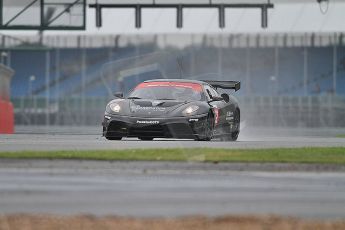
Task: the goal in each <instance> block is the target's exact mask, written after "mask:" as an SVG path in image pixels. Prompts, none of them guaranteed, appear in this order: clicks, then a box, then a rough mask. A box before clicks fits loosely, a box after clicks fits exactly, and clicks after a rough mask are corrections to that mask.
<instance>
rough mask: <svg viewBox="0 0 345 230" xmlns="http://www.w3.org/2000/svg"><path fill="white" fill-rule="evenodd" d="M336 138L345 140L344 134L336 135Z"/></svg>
mask: <svg viewBox="0 0 345 230" xmlns="http://www.w3.org/2000/svg"><path fill="white" fill-rule="evenodd" d="M336 137H339V138H345V134H339V135H337V136H336Z"/></svg>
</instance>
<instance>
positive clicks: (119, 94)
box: [114, 92, 123, 98]
mask: <svg viewBox="0 0 345 230" xmlns="http://www.w3.org/2000/svg"><path fill="white" fill-rule="evenodd" d="M114 96H115V97H118V98H123V93H122V92H116V93H114Z"/></svg>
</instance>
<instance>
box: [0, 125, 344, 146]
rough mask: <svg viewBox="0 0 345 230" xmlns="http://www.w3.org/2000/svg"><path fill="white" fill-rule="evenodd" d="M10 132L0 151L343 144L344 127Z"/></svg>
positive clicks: (1, 141)
mask: <svg viewBox="0 0 345 230" xmlns="http://www.w3.org/2000/svg"><path fill="white" fill-rule="evenodd" d="M17 131H18V133H17V134H14V135H0V151H21V150H96V149H103V150H113V149H133V148H203V147H207V148H279V147H283V148H289V147H311V146H314V147H330V146H333V147H339V146H345V138H337V137H336V135H338V134H345V129H334V130H330V129H278V128H275V129H263V128H256V129H250V130H249V129H244V130H242V131H241V134H240V136H239V140H238V141H236V142H221V141H217V140H213V141H211V142H202V141H193V140H176V139H175V140H174V139H155V140H154V141H139V140H138V139H137V138H125V139H124V140H122V141H108V140H106V139H105V138H104V137H102V136H101V134H100V130H99V127H89V128H77V127H76V128H73V127H72V128H68V127H67V128H65V129H63V128H61V127H50V128H49V129H48V130H47V129H44V127H43V128H41V129H37V128H36V129H34V128H28V127H21V128H19V130H18V129H17Z"/></svg>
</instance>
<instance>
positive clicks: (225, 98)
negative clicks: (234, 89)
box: [221, 93, 230, 103]
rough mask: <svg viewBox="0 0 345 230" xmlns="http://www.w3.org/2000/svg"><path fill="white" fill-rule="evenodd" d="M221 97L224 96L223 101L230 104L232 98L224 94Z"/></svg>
mask: <svg viewBox="0 0 345 230" xmlns="http://www.w3.org/2000/svg"><path fill="white" fill-rule="evenodd" d="M221 96H222V98H223V100H224V101H225V102H226V103H228V102H229V101H230V97H229V95H228V94H226V93H222V95H221Z"/></svg>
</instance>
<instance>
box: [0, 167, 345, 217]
mask: <svg viewBox="0 0 345 230" xmlns="http://www.w3.org/2000/svg"><path fill="white" fill-rule="evenodd" d="M242 168H245V165H242ZM344 207H345V173H344V171H343V172H324V173H315V172H291V171H285V172H284V171H271V172H265V171H236V170H233V168H232V166H231V165H226V164H225V165H222V164H218V165H214V164H207V165H206V166H205V164H201V163H166V162H161V163H152V162H142V163H138V162H121V163H120V162H97V161H61V160H58V161H49V160H36V161H17V160H2V161H1V162H0V213H18V212H19V213H23V212H25V213H50V214H56V213H57V214H63V215H69V214H79V213H89V214H95V215H121V216H136V217H162V216H164V217H174V216H182V215H197V214H202V215H210V216H215V215H223V214H236V215H241V214H260V215H262V214H275V215H283V216H297V217H303V218H345V209H344Z"/></svg>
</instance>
